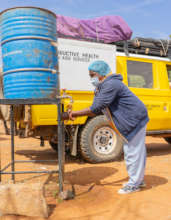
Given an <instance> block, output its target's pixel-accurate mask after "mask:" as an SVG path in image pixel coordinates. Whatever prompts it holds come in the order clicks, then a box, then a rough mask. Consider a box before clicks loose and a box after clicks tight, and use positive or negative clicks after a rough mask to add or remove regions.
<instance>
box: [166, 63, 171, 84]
mask: <svg viewBox="0 0 171 220" xmlns="http://www.w3.org/2000/svg"><path fill="white" fill-rule="evenodd" d="M166 67H167V74H168V79H169V84H170V83H171V65H170V66H169V65H167V66H166Z"/></svg>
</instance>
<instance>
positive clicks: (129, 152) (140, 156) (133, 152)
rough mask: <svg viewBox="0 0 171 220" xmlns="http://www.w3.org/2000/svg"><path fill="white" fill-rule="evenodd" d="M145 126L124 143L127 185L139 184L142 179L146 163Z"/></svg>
mask: <svg viewBox="0 0 171 220" xmlns="http://www.w3.org/2000/svg"><path fill="white" fill-rule="evenodd" d="M145 136H146V126H145V127H143V128H142V129H141V130H140V131H139V132H138V133H137V134H136V135H135V136H134V137H133V139H132V140H131V141H129V142H128V143H126V144H124V146H123V150H124V159H125V163H126V168H127V172H128V175H129V181H128V185H129V186H139V185H140V183H141V182H142V181H143V180H144V172H145V165H146V146H145Z"/></svg>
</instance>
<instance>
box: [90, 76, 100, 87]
mask: <svg viewBox="0 0 171 220" xmlns="http://www.w3.org/2000/svg"><path fill="white" fill-rule="evenodd" d="M90 82H91V84H92V85H93V86H95V87H97V86H98V85H99V83H100V81H99V78H98V77H97V76H95V77H92V78H90Z"/></svg>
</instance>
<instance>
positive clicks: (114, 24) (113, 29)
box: [57, 15, 132, 43]
mask: <svg viewBox="0 0 171 220" xmlns="http://www.w3.org/2000/svg"><path fill="white" fill-rule="evenodd" d="M57 31H58V35H59V37H60V36H67V37H71V38H79V39H92V40H95V41H102V42H104V43H111V42H116V41H121V40H129V39H130V38H131V35H132V30H131V29H130V27H129V26H128V24H127V23H126V22H125V21H124V20H123V19H122V18H121V17H120V16H114V15H108V16H103V17H98V18H94V19H87V20H84V19H78V18H72V17H67V16H63V15H57Z"/></svg>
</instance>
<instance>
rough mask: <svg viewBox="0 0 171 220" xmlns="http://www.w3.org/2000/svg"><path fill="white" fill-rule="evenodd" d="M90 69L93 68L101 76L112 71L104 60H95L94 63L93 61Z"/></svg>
mask: <svg viewBox="0 0 171 220" xmlns="http://www.w3.org/2000/svg"><path fill="white" fill-rule="evenodd" d="M88 70H92V71H94V72H96V73H98V74H100V75H101V76H106V75H107V74H108V73H110V72H111V69H110V67H109V65H108V64H107V63H106V62H104V61H102V60H98V61H94V62H93V63H91V64H90V65H89V67H88Z"/></svg>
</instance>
